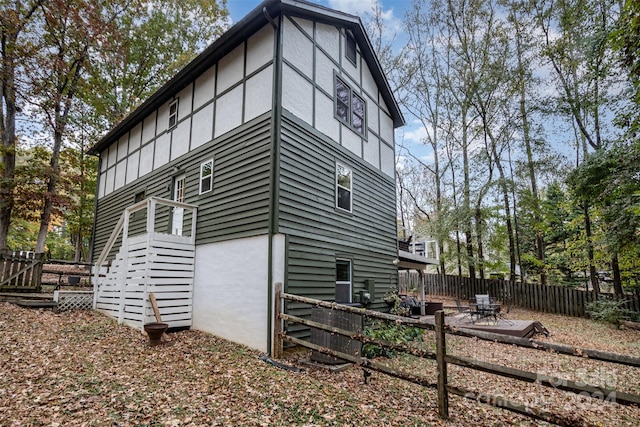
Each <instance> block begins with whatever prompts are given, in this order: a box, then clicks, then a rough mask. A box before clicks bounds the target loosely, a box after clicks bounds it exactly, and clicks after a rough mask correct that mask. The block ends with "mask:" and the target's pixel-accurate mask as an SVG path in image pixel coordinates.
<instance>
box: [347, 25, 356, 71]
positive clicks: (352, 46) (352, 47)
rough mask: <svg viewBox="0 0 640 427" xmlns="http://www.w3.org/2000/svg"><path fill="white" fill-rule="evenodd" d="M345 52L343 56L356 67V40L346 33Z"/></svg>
mask: <svg viewBox="0 0 640 427" xmlns="http://www.w3.org/2000/svg"><path fill="white" fill-rule="evenodd" d="M345 46H346V47H345V52H344V55H345V56H346V57H347V59H348V60H349V61H351V63H352V64H353V65H356V39H355V38H354V37H353V35H352V34H351V33H349V32H347V37H346V39H345Z"/></svg>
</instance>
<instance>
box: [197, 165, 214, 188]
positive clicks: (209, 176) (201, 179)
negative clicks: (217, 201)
mask: <svg viewBox="0 0 640 427" xmlns="http://www.w3.org/2000/svg"><path fill="white" fill-rule="evenodd" d="M209 163H210V164H211V173H210V174H209V175H208V176H206V177H205V176H204V175H203V171H204V168H205V165H207V164H209ZM206 178H208V179H210V180H211V183H210V184H209V189H208V190H205V191H202V182H203V181H204V180H205V179H206ZM198 190H199V194H206V193H208V192H210V191H211V190H213V159H209V160H206V161H204V162H202V163H200V180H199V181H198Z"/></svg>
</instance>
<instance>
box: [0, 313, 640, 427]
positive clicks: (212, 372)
mask: <svg viewBox="0 0 640 427" xmlns="http://www.w3.org/2000/svg"><path fill="white" fill-rule="evenodd" d="M509 317H510V318H514V319H516V318H529V319H531V318H535V319H536V320H540V321H542V323H543V324H544V325H545V326H547V328H549V329H550V330H551V332H552V334H553V335H552V336H551V337H549V338H545V339H547V340H550V341H555V342H563V343H566V344H572V345H580V346H582V347H593V348H600V349H602V350H608V351H616V352H621V353H625V354H631V355H636V356H640V332H638V331H629V330H617V329H615V328H613V327H610V326H608V325H602V324H598V323H595V322H592V321H589V320H585V319H571V318H566V317H563V316H552V315H545V314H540V313H533V312H525V311H517V310H515V311H512V312H511V313H510V314H509ZM430 340H431V337H430V336H429V333H427V334H426V335H425V342H426V344H427V345H431V343H430ZM448 347H449V352H451V353H453V354H459V355H466V356H473V357H476V358H478V359H480V360H487V361H492V362H500V363H503V364H505V365H508V366H513V367H518V368H520V369H527V370H531V371H534V372H540V373H544V374H554V375H559V376H563V377H566V378H574V379H578V380H580V379H584V380H585V382H589V383H602V384H604V385H608V386H611V387H613V388H616V389H619V390H624V391H627V392H630V393H635V394H640V387H639V385H640V369H637V368H627V367H624V366H621V365H612V364H608V363H600V362H595V361H592V360H588V359H583V358H575V357H568V356H560V355H557V354H552V353H547V352H543V351H537V350H526V349H520V348H516V347H513V346H507V345H502V344H496V343H490V342H484V341H479V340H477V339H463V338H458V337H451V338H450V339H449V340H448ZM259 356H260V354H259V353H258V352H255V351H253V350H250V349H248V348H246V347H243V346H240V345H236V344H233V343H230V342H228V341H224V340H222V339H219V338H216V337H214V336H211V335H208V334H205V333H201V332H197V331H182V332H176V333H171V334H168V336H167V337H166V339H165V343H164V344H163V345H161V346H156V347H150V346H149V345H148V343H147V338H146V336H145V335H143V334H142V333H141V332H140V331H136V330H133V329H131V328H128V327H126V326H120V325H117V324H116V323H115V322H114V321H112V320H110V319H108V318H106V317H104V316H102V315H100V314H98V313H94V312H82V311H76V312H68V313H54V312H52V311H49V310H32V309H25V308H20V307H17V306H15V305H12V304H8V303H0V425H1V426H68V425H71V426H75V425H87V426H89V425H91V426H93V425H95V426H103V425H104V426H106V425H109V426H129V425H131V426H133V425H149V426H160V425H167V426H183V425H184V426H220V425H225V426H330V425H335V426H414V425H421V426H422V425H446V426H469V425H474V426H476V425H478V426H507V425H523V426H527V425H531V426H534V425H539V422H537V421H535V420H531V419H527V418H524V417H521V416H518V415H515V414H513V413H511V412H509V411H505V410H500V409H496V408H493V407H491V406H488V405H479V404H476V402H474V401H471V400H468V399H462V398H459V397H456V396H451V398H450V419H449V420H448V421H446V422H444V421H441V420H439V419H438V418H437V400H436V393H435V390H432V389H428V388H422V387H419V386H416V385H413V384H410V383H408V382H405V381H401V380H396V379H393V378H390V377H388V376H386V375H383V374H379V373H376V372H374V373H373V375H372V376H371V377H370V378H369V381H368V383H367V384H364V381H363V373H362V369H360V368H358V367H355V366H354V367H351V368H349V369H347V370H346V371H344V372H341V373H329V372H327V371H325V370H321V369H312V368H308V367H305V366H303V365H299V366H300V367H301V368H302V369H303V371H302V372H299V373H296V372H291V371H288V370H284V369H279V368H276V367H274V366H272V365H270V364H267V363H265V362H263V361H262V360H260V358H259ZM300 357H301V355H300V352H293V353H289V354H288V355H287V357H286V358H285V360H284V361H283V362H284V363H287V364H290V365H297V364H298V361H299V359H300ZM389 363H392V364H396V365H404V366H405V367H406V368H407V369H411V370H412V371H413V372H414V373H420V374H421V375H423V376H425V377H427V378H431V379H433V380H434V381H435V369H434V365H433V363H432V362H430V361H420V363H417V362H416V360H413V359H409V358H408V357H398V358H396V359H393V360H391V361H389ZM449 374H450V377H449V378H450V383H451V384H452V385H455V386H458V387H464V388H468V389H472V390H476V391H481V392H487V393H488V392H490V393H492V394H498V395H501V396H504V397H505V398H509V399H513V400H516V401H519V402H523V403H531V404H536V405H539V406H541V407H543V408H544V409H547V410H554V411H557V412H559V413H561V414H562V415H563V416H564V417H565V419H567V420H573V421H574V423H575V425H600V426H613V425H616V426H623V425H628V426H632V425H638V420H640V409H638V408H635V407H627V406H622V405H618V404H615V403H611V402H602V401H599V400H594V399H590V398H589V399H587V398H577V397H575V396H574V395H571V394H569V393H565V392H561V391H557V390H554V389H549V388H543V387H541V386H539V385H536V384H524V383H519V382H516V381H513V380H504V379H501V378H496V377H494V376H491V375H488V374H482V373H478V372H477V371H470V370H468V369H462V368H457V367H454V366H450V368H449Z"/></svg>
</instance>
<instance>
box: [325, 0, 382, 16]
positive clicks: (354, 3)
mask: <svg viewBox="0 0 640 427" xmlns="http://www.w3.org/2000/svg"><path fill="white" fill-rule="evenodd" d="M328 3H329V7H330V8H331V9H336V10H339V11H341V12H346V13H350V14H352V15H358V16H362V15H364V14H366V13H371V12H372V11H373V9H374V8H375V6H376V5H377V4H378V1H377V0H329V1H328Z"/></svg>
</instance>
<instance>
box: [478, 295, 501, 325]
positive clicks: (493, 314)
mask: <svg viewBox="0 0 640 427" xmlns="http://www.w3.org/2000/svg"><path fill="white" fill-rule="evenodd" d="M499 312H500V305H499V304H496V301H495V298H493V299H492V298H490V297H489V294H476V310H475V312H474V314H475V321H474V323H475V322H478V321H480V320H481V319H490V318H493V323H494V324H495V323H498V313H499Z"/></svg>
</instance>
